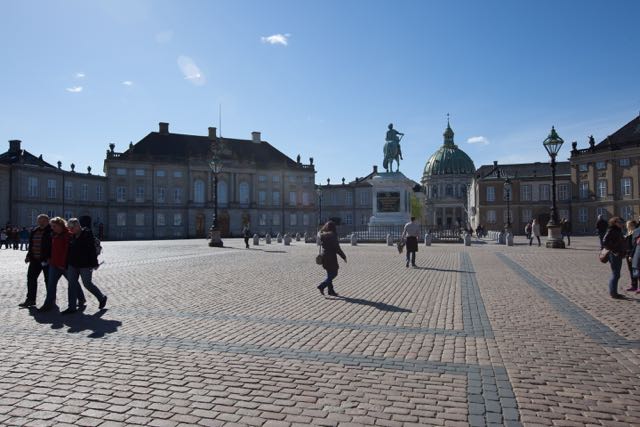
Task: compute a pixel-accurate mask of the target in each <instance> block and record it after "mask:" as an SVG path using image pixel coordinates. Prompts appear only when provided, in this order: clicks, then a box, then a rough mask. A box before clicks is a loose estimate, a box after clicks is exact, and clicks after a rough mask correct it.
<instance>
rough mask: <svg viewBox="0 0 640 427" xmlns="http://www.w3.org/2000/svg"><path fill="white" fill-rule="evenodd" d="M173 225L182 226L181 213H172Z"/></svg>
mask: <svg viewBox="0 0 640 427" xmlns="http://www.w3.org/2000/svg"><path fill="white" fill-rule="evenodd" d="M173 226H174V227H182V213H180V212H178V213H174V214H173Z"/></svg>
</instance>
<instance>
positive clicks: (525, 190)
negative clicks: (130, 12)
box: [520, 184, 531, 202]
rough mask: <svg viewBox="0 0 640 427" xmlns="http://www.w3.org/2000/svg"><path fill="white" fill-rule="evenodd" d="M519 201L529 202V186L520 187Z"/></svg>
mask: <svg viewBox="0 0 640 427" xmlns="http://www.w3.org/2000/svg"><path fill="white" fill-rule="evenodd" d="M520 200H521V201H523V202H528V201H530V200H531V184H524V185H522V186H520Z"/></svg>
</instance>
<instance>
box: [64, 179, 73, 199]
mask: <svg viewBox="0 0 640 427" xmlns="http://www.w3.org/2000/svg"><path fill="white" fill-rule="evenodd" d="M64 198H65V199H67V200H73V182H71V181H66V182H65V183H64Z"/></svg>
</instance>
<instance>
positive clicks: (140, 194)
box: [136, 185, 144, 203]
mask: <svg viewBox="0 0 640 427" xmlns="http://www.w3.org/2000/svg"><path fill="white" fill-rule="evenodd" d="M136 202H137V203H142V202H144V187H143V186H142V185H139V186H137V187H136Z"/></svg>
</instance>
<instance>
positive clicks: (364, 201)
mask: <svg viewBox="0 0 640 427" xmlns="http://www.w3.org/2000/svg"><path fill="white" fill-rule="evenodd" d="M368 203H369V193H368V192H367V191H363V192H362V193H360V205H361V206H365V205H367V204H368Z"/></svg>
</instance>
